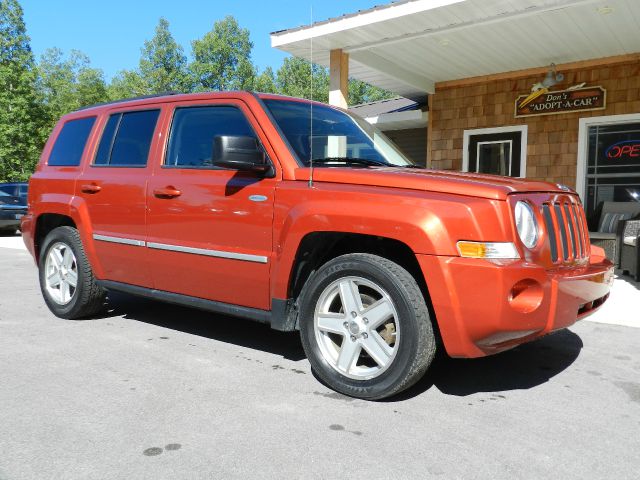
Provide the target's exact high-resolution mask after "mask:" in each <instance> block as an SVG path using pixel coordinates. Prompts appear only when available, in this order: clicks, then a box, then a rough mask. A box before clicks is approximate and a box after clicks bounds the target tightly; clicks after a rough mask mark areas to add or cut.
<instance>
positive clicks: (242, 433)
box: [0, 237, 640, 480]
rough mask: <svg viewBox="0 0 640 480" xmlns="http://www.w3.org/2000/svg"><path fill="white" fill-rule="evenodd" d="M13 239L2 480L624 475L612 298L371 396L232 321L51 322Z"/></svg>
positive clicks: (3, 359) (627, 372) (259, 329)
mask: <svg viewBox="0 0 640 480" xmlns="http://www.w3.org/2000/svg"><path fill="white" fill-rule="evenodd" d="M16 240H19V239H18V238H17V237H16V238H15V239H14V238H3V239H0V264H1V265H2V267H3V268H2V274H0V405H1V408H0V479H1V480H9V479H10V480H21V479H38V480H42V479H105V478H108V479H143V478H144V479H190V480H193V479H205V478H206V479H214V478H219V479H233V478H242V479H245V478H304V479H315V478H317V479H325V478H326V479H333V478H346V477H349V478H352V479H356V478H363V479H364V478H366V479H391V478H394V479H405V478H407V479H408V478H432V477H439V478H462V479H473V478H492V479H501V478H505V479H506V478H508V479H513V478H562V479H572V478H576V479H585V478H616V479H637V478H638V471H640V455H639V453H638V452H640V434H639V432H640V356H639V354H638V351H639V346H640V328H635V327H634V326H633V325H634V322H633V321H627V320H625V322H626V323H627V324H628V325H632V326H623V325H608V324H605V323H599V322H605V321H606V322H613V323H624V322H616V317H617V315H618V313H617V312H618V310H616V309H615V305H614V304H615V302H616V297H615V295H613V296H612V300H611V304H612V306H611V307H609V306H608V305H607V306H605V308H604V309H603V310H602V311H601V312H599V313H598V314H597V316H596V317H594V320H597V322H593V321H583V322H580V323H579V324H577V325H576V326H574V327H573V328H571V329H570V330H566V331H563V332H559V333H556V334H554V335H550V336H548V337H546V338H544V339H541V340H539V341H537V342H534V343H532V344H528V345H524V346H521V347H519V348H517V349H515V350H512V351H510V352H506V353H503V354H501V355H497V356H494V357H489V358H485V359H479V360H451V359H447V358H441V359H439V360H438V362H437V364H436V365H435V367H434V369H433V370H432V372H431V373H430V374H429V375H428V376H427V377H425V378H424V380H423V381H422V382H421V383H420V384H419V385H417V386H416V387H415V388H413V389H412V390H410V391H409V392H407V393H406V394H404V395H402V396H401V397H399V398H395V399H393V400H392V401H386V402H377V403H374V402H365V401H360V400H353V399H351V398H348V397H344V396H342V395H339V394H337V393H334V392H333V391H331V390H329V389H327V388H326V387H324V386H323V385H322V384H320V383H319V382H318V380H316V378H314V376H313V374H312V373H311V371H310V369H309V365H308V363H307V361H306V360H305V358H304V354H303V351H302V348H301V346H300V343H299V341H298V337H297V335H295V334H284V333H278V332H274V331H271V330H269V329H268V328H267V327H266V326H263V325H258V324H254V323H252V322H249V321H245V320H241V319H235V318H229V317H222V316H216V315H211V314H208V313H203V312H200V311H197V310H189V309H186V308H180V307H176V306H171V305H166V304H161V303H155V302H151V301H148V300H141V299H137V298H133V297H128V296H123V295H118V296H114V297H113V298H112V299H111V302H112V307H113V308H112V310H111V311H110V312H109V313H108V315H106V316H105V317H104V318H97V319H92V320H84V321H65V320H60V319H58V318H56V317H54V316H53V315H51V314H50V313H49V311H48V310H47V308H46V306H45V304H44V302H43V300H42V298H41V295H40V291H39V288H38V284H37V271H36V268H35V266H34V265H33V261H32V260H31V258H30V257H29V255H28V254H27V252H26V251H24V250H23V249H21V248H20V247H21V246H20V243H19V242H18V241H16ZM12 242H13V243H14V244H13V247H14V248H7V247H11V246H12ZM627 285H628V286H625V287H624V288H625V290H624V291H627V290H626V289H629V290H628V291H629V292H630V293H629V294H631V295H638V293H639V292H640V290H638V287H637V285H633V284H627ZM621 301H622V300H621ZM635 305H636V314H637V305H638V303H637V302H636V303H635ZM626 315H627V317H629V315H631V313H630V312H629V311H627V312H626ZM631 318H633V317H631ZM635 318H637V317H635ZM637 324H638V325H640V320H637ZM636 326H637V325H636Z"/></svg>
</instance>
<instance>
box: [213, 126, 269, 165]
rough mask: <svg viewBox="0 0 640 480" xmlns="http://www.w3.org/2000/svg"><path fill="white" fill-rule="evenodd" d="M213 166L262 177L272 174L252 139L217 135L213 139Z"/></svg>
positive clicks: (255, 141)
mask: <svg viewBox="0 0 640 480" xmlns="http://www.w3.org/2000/svg"><path fill="white" fill-rule="evenodd" d="M213 159H214V161H213V165H214V166H216V167H222V168H230V169H233V170H241V171H246V172H256V173H261V174H263V175H270V174H272V173H273V169H272V167H271V165H270V164H269V163H268V162H267V161H266V157H265V154H264V151H263V150H262V148H260V145H258V142H257V140H256V139H255V138H253V137H244V136H231V135H218V136H216V137H214V139H213Z"/></svg>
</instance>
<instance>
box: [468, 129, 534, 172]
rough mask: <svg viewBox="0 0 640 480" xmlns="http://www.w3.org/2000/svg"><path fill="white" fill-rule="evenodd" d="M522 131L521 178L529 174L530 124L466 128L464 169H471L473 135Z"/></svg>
mask: <svg viewBox="0 0 640 480" xmlns="http://www.w3.org/2000/svg"><path fill="white" fill-rule="evenodd" d="M510 132H520V133H521V136H520V178H524V177H526V176H527V134H528V132H529V126H528V125H510V126H507V127H493V128H476V129H473V130H465V131H464V132H463V137H462V171H463V172H468V171H469V137H471V135H493V134H495V133H510Z"/></svg>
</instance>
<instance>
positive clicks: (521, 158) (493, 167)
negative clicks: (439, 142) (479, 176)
mask: <svg viewBox="0 0 640 480" xmlns="http://www.w3.org/2000/svg"><path fill="white" fill-rule="evenodd" d="M526 143H527V126H526V125H519V126H515V127H499V128H483V129H477V130H465V132H464V146H463V148H464V150H463V161H462V170H463V171H465V172H475V173H489V174H492V175H502V176H505V177H508V176H511V177H524V176H525V174H526V159H525V156H526V149H527V144H526Z"/></svg>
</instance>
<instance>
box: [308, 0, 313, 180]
mask: <svg viewBox="0 0 640 480" xmlns="http://www.w3.org/2000/svg"><path fill="white" fill-rule="evenodd" d="M309 9H310V17H311V18H310V20H311V23H310V27H311V29H313V4H311V5H309ZM309 48H310V57H311V62H310V65H309V67H310V68H309V73H310V77H311V79H310V90H311V103H310V104H309V188H313V33H312V34H311V36H310V37H309Z"/></svg>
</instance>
